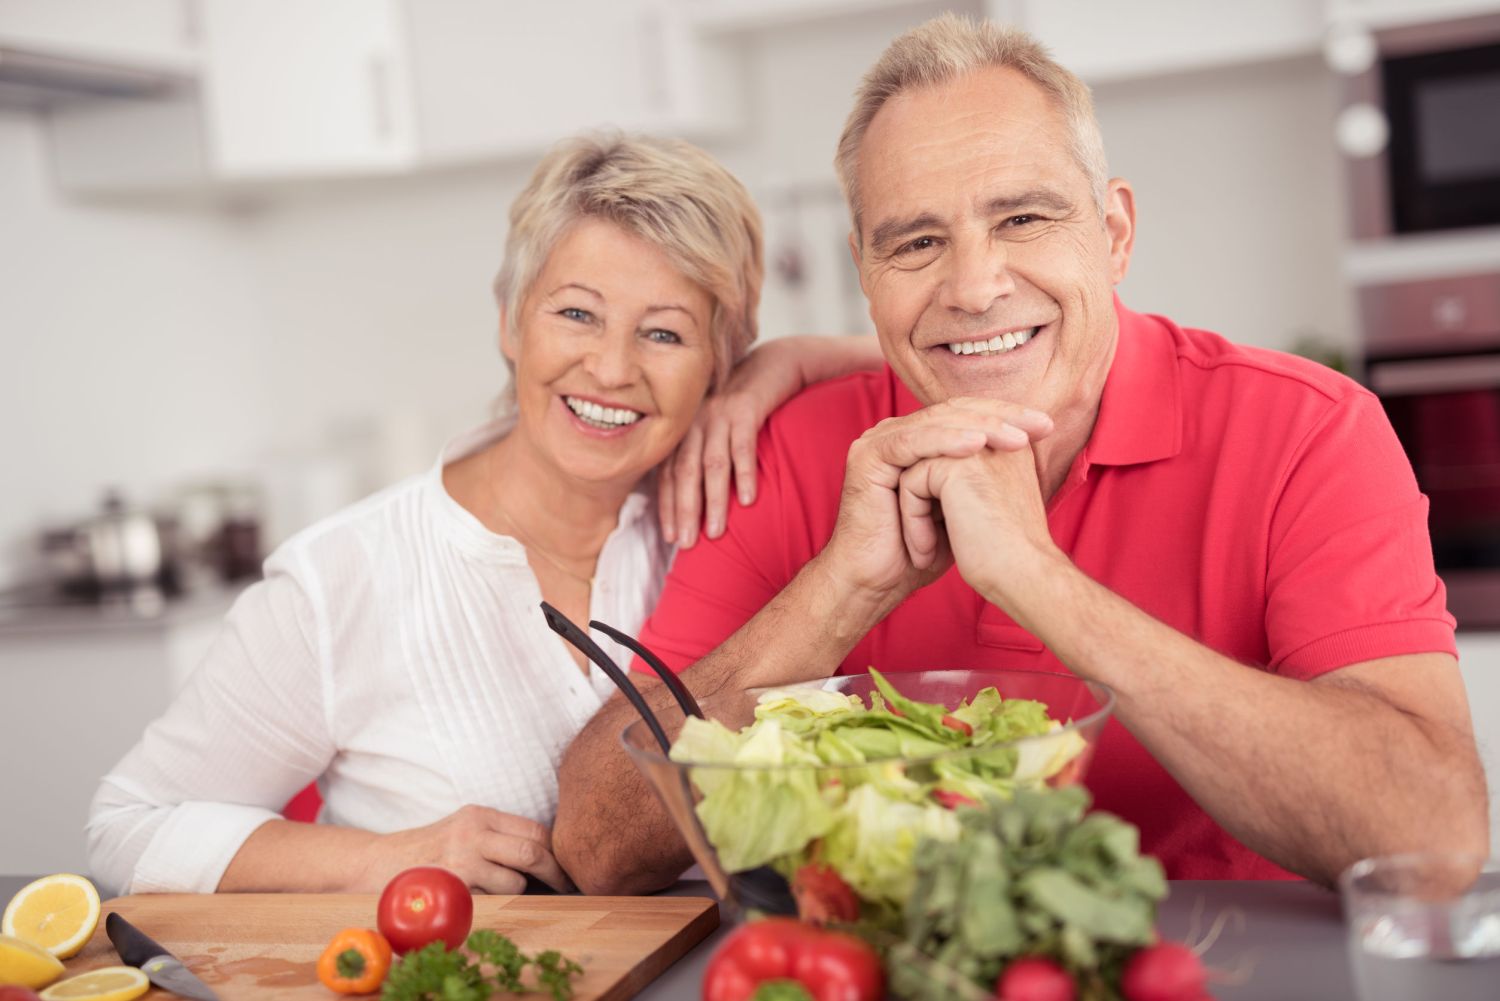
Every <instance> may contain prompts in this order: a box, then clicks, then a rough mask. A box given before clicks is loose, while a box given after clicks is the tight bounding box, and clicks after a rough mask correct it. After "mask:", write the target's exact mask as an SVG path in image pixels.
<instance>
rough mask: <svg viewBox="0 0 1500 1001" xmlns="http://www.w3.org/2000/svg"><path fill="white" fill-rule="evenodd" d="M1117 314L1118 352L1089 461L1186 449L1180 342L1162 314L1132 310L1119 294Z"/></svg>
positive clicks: (1138, 458) (1119, 462) (1130, 459)
mask: <svg viewBox="0 0 1500 1001" xmlns="http://www.w3.org/2000/svg"><path fill="white" fill-rule="evenodd" d="M1115 315H1116V317H1118V319H1119V336H1118V338H1117V340H1116V344H1115V357H1114V361H1113V362H1112V363H1111V364H1110V367H1109V375H1108V376H1106V377H1105V380H1104V393H1103V395H1102V397H1101V398H1100V400H1099V416H1098V418H1097V419H1096V420H1095V421H1094V432H1093V434H1091V435H1090V436H1089V441H1088V444H1087V445H1086V446H1084V455H1085V457H1086V458H1087V460H1088V463H1089V464H1090V465H1104V466H1129V465H1134V464H1136V463H1143V462H1155V461H1157V460H1158V459H1169V458H1171V457H1172V456H1174V455H1176V454H1177V453H1178V452H1180V451H1182V387H1181V386H1180V385H1179V378H1178V371H1177V347H1176V344H1175V343H1174V342H1173V339H1172V335H1171V333H1170V332H1169V331H1168V330H1167V329H1166V328H1165V326H1164V325H1163V324H1162V323H1161V322H1160V321H1159V320H1157V319H1155V318H1154V317H1150V316H1142V315H1141V314H1140V313H1134V312H1131V311H1130V310H1128V309H1126V308H1125V307H1124V305H1122V304H1121V303H1120V297H1119V296H1116V297H1115Z"/></svg>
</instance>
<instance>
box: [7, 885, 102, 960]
mask: <svg viewBox="0 0 1500 1001" xmlns="http://www.w3.org/2000/svg"><path fill="white" fill-rule="evenodd" d="M98 924H99V891H98V890H96V889H94V884H93V883H90V882H89V881H88V880H86V879H84V878H83V877H82V876H75V875H73V874H72V873H67V872H63V873H58V874H57V875H55V876H43V877H42V878H41V879H38V880H36V881H35V882H32V883H28V884H26V885H25V886H23V887H21V890H20V892H18V893H17V894H16V895H15V896H14V897H12V898H11V899H10V903H9V904H6V905H5V916H4V917H3V918H0V934H3V935H13V936H15V937H16V938H19V939H23V940H24V941H27V942H30V943H31V944H32V945H38V946H41V947H42V948H43V949H46V950H47V951H48V952H50V953H52V955H54V956H56V957H57V958H58V959H67V958H68V957H70V956H76V955H78V953H79V951H80V950H82V949H83V947H84V945H85V944H86V943H87V942H88V940H89V938H90V937H91V936H92V935H93V934H94V928H95V927H96V926H97V925H98Z"/></svg>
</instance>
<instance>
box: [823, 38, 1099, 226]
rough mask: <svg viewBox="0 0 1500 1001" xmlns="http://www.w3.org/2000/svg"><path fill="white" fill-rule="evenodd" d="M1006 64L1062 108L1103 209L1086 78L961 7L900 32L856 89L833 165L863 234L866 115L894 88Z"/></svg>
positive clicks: (868, 118)
mask: <svg viewBox="0 0 1500 1001" xmlns="http://www.w3.org/2000/svg"><path fill="white" fill-rule="evenodd" d="M991 66H1004V67H1009V68H1010V69H1013V70H1016V71H1017V72H1019V73H1021V74H1023V75H1024V76H1025V77H1026V78H1027V79H1029V80H1031V81H1032V82H1033V83H1035V84H1036V85H1037V86H1038V87H1040V88H1041V89H1042V90H1043V91H1044V92H1045V93H1046V94H1047V96H1048V97H1050V98H1051V99H1052V100H1053V102H1054V103H1055V104H1056V105H1057V107H1058V109H1059V110H1060V111H1061V112H1062V113H1063V118H1064V119H1065V121H1066V123H1067V126H1068V146H1069V152H1071V153H1072V155H1073V159H1074V160H1076V161H1077V163H1078V166H1079V167H1080V168H1081V169H1082V170H1083V173H1084V175H1085V176H1086V177H1087V178H1088V181H1089V187H1090V189H1091V190H1092V192H1093V195H1094V206H1095V208H1096V209H1097V210H1098V212H1099V214H1100V216H1101V217H1102V216H1103V214H1104V194H1105V190H1106V188H1107V187H1108V184H1109V165H1108V163H1107V162H1106V160H1105V158H1104V139H1103V137H1102V136H1101V135H1100V134H1099V123H1098V121H1097V119H1095V117H1094V100H1093V98H1092V97H1091V96H1090V95H1089V88H1088V85H1087V84H1085V83H1084V82H1083V81H1082V80H1080V79H1079V78H1078V77H1077V76H1076V75H1075V74H1074V73H1073V72H1072V71H1070V70H1068V69H1066V68H1065V67H1063V66H1062V65H1060V64H1059V63H1057V62H1056V61H1054V60H1053V58H1052V56H1051V55H1050V54H1049V53H1048V52H1047V49H1046V48H1045V47H1044V46H1043V45H1042V44H1041V43H1040V42H1038V41H1037V40H1036V39H1035V38H1032V37H1031V36H1030V35H1028V34H1027V33H1026V32H1024V31H1022V30H1021V29H1019V28H1013V27H1010V26H1008V25H1001V24H996V23H995V22H993V21H984V20H979V19H976V18H972V17H966V16H962V15H958V14H953V13H948V14H942V15H940V16H938V17H935V18H933V19H932V20H930V21H928V22H926V23H925V24H921V25H918V26H917V27H915V28H912V29H911V30H910V31H907V32H906V33H905V34H903V35H901V36H900V37H899V38H897V39H896V40H895V41H894V42H892V43H891V44H890V45H889V46H887V47H886V50H885V52H884V53H882V54H881V56H880V59H879V61H877V62H876V63H875V65H874V66H873V67H871V68H870V71H869V72H868V73H866V74H865V78H864V79H863V80H862V81H860V85H859V89H858V90H857V91H855V95H854V110H853V111H851V112H850V113H849V118H848V120H847V121H846V122H845V123H844V132H843V135H841V136H839V147H838V153H837V155H836V156H835V157H834V161H833V163H834V167H835V168H836V169H837V170H838V175H839V184H840V185H841V186H842V187H843V189H844V198H845V199H846V200H847V201H848V203H849V214H850V216H851V217H852V218H853V220H854V234H855V239H856V240H858V239H860V221H861V217H862V216H861V213H862V206H861V205H860V201H859V196H860V191H859V151H860V146H861V144H863V142H864V138H865V133H866V132H867V131H869V128H870V122H872V121H874V119H875V115H876V114H877V113H878V112H879V111H880V109H881V108H882V107H884V106H885V102H886V101H889V100H890V99H891V98H893V97H895V96H896V95H898V94H901V93H903V92H905V91H908V90H915V89H917V88H920V87H934V86H938V85H940V84H945V83H949V82H950V81H953V80H956V79H958V78H959V77H961V76H963V75H965V74H967V73H972V72H974V71H975V70H980V69H985V68H987V67H991Z"/></svg>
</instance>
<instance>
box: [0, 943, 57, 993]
mask: <svg viewBox="0 0 1500 1001" xmlns="http://www.w3.org/2000/svg"><path fill="white" fill-rule="evenodd" d="M62 972H63V965H62V963H60V962H58V959H57V957H56V956H54V955H52V954H51V953H50V952H48V951H47V950H45V949H42V948H39V947H37V946H34V945H32V944H31V943H30V942H23V941H22V940H21V939H18V938H12V937H11V936H9V935H0V984H15V985H16V986H18V987H28V988H35V987H41V986H43V985H44V984H50V983H52V981H54V980H56V979H57V978H58V977H60V976H62Z"/></svg>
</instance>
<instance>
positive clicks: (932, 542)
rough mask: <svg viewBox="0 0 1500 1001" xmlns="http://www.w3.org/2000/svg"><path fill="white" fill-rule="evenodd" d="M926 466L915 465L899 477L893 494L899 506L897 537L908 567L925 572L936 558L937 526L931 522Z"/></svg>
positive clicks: (929, 487) (932, 508)
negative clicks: (899, 537)
mask: <svg viewBox="0 0 1500 1001" xmlns="http://www.w3.org/2000/svg"><path fill="white" fill-rule="evenodd" d="M928 468H929V467H928V466H927V465H926V464H925V463H921V464H918V465H917V466H916V467H915V468H914V469H908V470H907V471H906V472H905V473H904V474H903V475H902V476H901V484H900V488H899V490H898V491H897V496H898V499H899V503H900V507H901V538H902V541H903V542H905V543H906V553H907V557H908V558H909V559H910V560H911V564H912V566H914V567H916V568H917V569H918V570H926V569H927V568H928V567H930V566H932V564H933V562H934V561H935V560H936V559H937V551H938V544H939V538H938V531H939V529H938V527H937V523H936V521H935V520H934V517H933V516H934V513H935V512H934V507H935V504H934V502H933V499H932V492H931V486H930V484H929V483H928V482H927V478H928V477H927V470H928Z"/></svg>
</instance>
